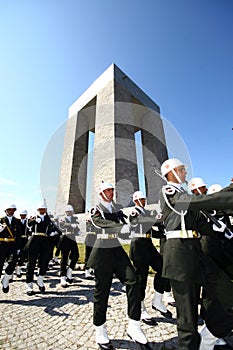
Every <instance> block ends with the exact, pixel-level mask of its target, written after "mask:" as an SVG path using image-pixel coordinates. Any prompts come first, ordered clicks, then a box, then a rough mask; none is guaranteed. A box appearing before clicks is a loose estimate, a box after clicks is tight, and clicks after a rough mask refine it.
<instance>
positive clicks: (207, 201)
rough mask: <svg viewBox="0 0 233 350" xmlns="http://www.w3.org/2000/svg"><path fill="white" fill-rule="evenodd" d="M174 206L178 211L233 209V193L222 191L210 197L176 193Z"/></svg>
mask: <svg viewBox="0 0 233 350" xmlns="http://www.w3.org/2000/svg"><path fill="white" fill-rule="evenodd" d="M173 200H175V202H174V203H173V205H175V207H176V208H177V210H184V211H185V210H193V211H199V210H212V209H215V210H221V209H233V193H231V191H220V192H217V193H213V194H210V195H199V196H196V195H189V194H187V193H176V195H175V196H174V197H173Z"/></svg>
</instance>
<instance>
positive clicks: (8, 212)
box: [6, 208, 15, 216]
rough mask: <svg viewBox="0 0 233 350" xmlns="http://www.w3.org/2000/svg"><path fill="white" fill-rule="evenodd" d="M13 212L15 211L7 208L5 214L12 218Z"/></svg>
mask: <svg viewBox="0 0 233 350" xmlns="http://www.w3.org/2000/svg"><path fill="white" fill-rule="evenodd" d="M14 212H15V209H12V208H9V209H7V210H6V214H7V215H8V216H13V215H14Z"/></svg>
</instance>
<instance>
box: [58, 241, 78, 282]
mask: <svg viewBox="0 0 233 350" xmlns="http://www.w3.org/2000/svg"><path fill="white" fill-rule="evenodd" d="M59 248H60V250H61V274H60V275H61V276H66V271H67V264H68V259H70V264H69V267H70V268H71V269H72V270H74V268H75V265H76V263H77V261H78V258H79V251H78V245H77V242H76V240H75V239H74V237H73V238H69V236H61V238H60V243H59Z"/></svg>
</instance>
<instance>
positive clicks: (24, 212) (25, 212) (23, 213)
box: [19, 210, 28, 215]
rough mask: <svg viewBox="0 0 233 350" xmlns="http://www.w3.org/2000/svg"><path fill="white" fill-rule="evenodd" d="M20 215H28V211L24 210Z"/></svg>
mask: <svg viewBox="0 0 233 350" xmlns="http://www.w3.org/2000/svg"><path fill="white" fill-rule="evenodd" d="M19 215H28V212H27V210H22V211H21V212H20V214H19Z"/></svg>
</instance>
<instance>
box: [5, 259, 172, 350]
mask: <svg viewBox="0 0 233 350" xmlns="http://www.w3.org/2000/svg"><path fill="white" fill-rule="evenodd" d="M74 278H75V280H74V283H73V284H71V285H69V286H68V287H67V288H66V289H64V288H62V287H61V286H60V278H59V266H54V267H53V268H52V269H51V270H49V271H48V274H47V277H46V279H45V286H46V292H45V293H44V294H41V293H40V292H39V291H38V287H37V286H36V285H35V291H36V294H35V295H33V296H27V294H26V293H25V286H26V283H25V275H23V276H22V278H20V279H19V278H17V277H16V276H14V281H13V282H12V283H11V284H10V291H9V293H8V294H4V293H2V291H1V292H0V349H3V350H37V349H38V350H77V349H82V350H92V349H93V350H94V349H98V346H97V345H96V343H95V332H94V327H93V325H92V313H93V292H94V281H93V280H87V279H85V278H84V273H83V271H76V272H75V273H74ZM152 282H153V280H152V277H149V280H148V288H147V294H146V306H147V309H148V311H149V312H150V313H151V314H152V315H153V316H154V317H155V318H156V320H157V322H158V325H157V326H155V327H152V326H148V325H145V324H144V323H142V329H143V330H144V332H145V333H146V336H147V338H148V341H149V342H150V344H151V346H152V348H153V349H156V350H159V349H177V332H176V312H175V309H174V308H173V307H168V309H169V310H170V311H171V312H172V314H173V319H172V320H168V319H165V318H163V317H162V316H161V317H160V314H159V313H158V312H156V311H154V310H152V309H151V300H152V295H153V284H152ZM126 305H127V299H126V294H125V290H124V287H123V286H122V284H121V283H120V282H119V281H118V280H117V279H114V280H113V284H112V289H111V295H110V298H109V307H108V314H107V319H108V321H107V329H108V334H109V337H110V339H111V340H112V343H113V345H114V347H115V348H116V349H136V345H135V343H134V342H132V341H131V340H130V339H129V337H128V336H127V334H126V329H127V324H128V317H127V315H126Z"/></svg>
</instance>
